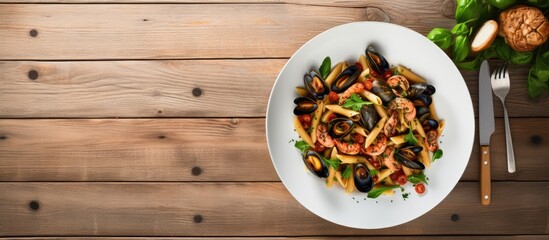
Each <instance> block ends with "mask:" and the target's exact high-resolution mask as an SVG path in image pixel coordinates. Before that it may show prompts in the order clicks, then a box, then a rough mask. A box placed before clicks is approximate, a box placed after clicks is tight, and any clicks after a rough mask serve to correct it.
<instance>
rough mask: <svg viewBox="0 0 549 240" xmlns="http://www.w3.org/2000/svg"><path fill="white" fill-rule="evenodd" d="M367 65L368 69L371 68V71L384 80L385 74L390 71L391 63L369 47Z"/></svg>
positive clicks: (367, 49)
mask: <svg viewBox="0 0 549 240" xmlns="http://www.w3.org/2000/svg"><path fill="white" fill-rule="evenodd" d="M365 55H366V63H367V64H368V68H370V71H373V72H374V73H376V74H377V75H378V76H379V77H381V78H383V77H384V76H385V72H386V71H388V70H389V68H390V66H389V62H387V60H386V59H385V57H383V55H381V54H379V53H378V52H377V51H376V50H375V49H374V48H373V47H371V46H369V47H367V48H366V52H365Z"/></svg>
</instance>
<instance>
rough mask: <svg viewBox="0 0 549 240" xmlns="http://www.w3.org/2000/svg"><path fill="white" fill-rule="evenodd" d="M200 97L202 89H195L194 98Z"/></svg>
mask: <svg viewBox="0 0 549 240" xmlns="http://www.w3.org/2000/svg"><path fill="white" fill-rule="evenodd" d="M200 95H202V89H200V88H194V89H193V96H195V97H198V96H200Z"/></svg>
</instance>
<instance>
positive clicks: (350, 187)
mask: <svg viewBox="0 0 549 240" xmlns="http://www.w3.org/2000/svg"><path fill="white" fill-rule="evenodd" d="M351 169H353V165H351ZM354 191H355V178H354V177H353V176H352V175H351V177H349V178H348V179H347V187H346V188H345V192H347V193H352V192H354Z"/></svg>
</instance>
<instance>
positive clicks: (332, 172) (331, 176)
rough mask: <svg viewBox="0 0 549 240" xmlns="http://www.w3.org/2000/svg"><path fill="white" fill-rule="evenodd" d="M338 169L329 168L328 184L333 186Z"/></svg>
mask: <svg viewBox="0 0 549 240" xmlns="http://www.w3.org/2000/svg"><path fill="white" fill-rule="evenodd" d="M335 174H336V170H335V169H334V168H333V167H329V168H328V177H327V178H326V186H327V187H329V188H331V187H332V186H333V185H334V178H335Z"/></svg>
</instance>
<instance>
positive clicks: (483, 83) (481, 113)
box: [478, 60, 495, 205]
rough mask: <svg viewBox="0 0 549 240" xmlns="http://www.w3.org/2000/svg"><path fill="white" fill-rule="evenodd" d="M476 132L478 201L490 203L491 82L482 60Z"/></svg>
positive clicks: (492, 115)
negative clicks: (478, 150)
mask: <svg viewBox="0 0 549 240" xmlns="http://www.w3.org/2000/svg"><path fill="white" fill-rule="evenodd" d="M478 82H479V83H478V99H479V103H478V104H479V108H478V122H479V123H478V125H479V127H478V132H479V143H480V202H481V203H482V205H490V201H491V200H492V193H491V192H492V190H491V188H492V187H491V185H492V184H491V177H490V136H492V133H493V132H494V125H495V124H494V106H493V103H492V84H491V82H490V66H489V65H488V61H486V60H484V61H483V62H482V65H480V72H479V79H478Z"/></svg>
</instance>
